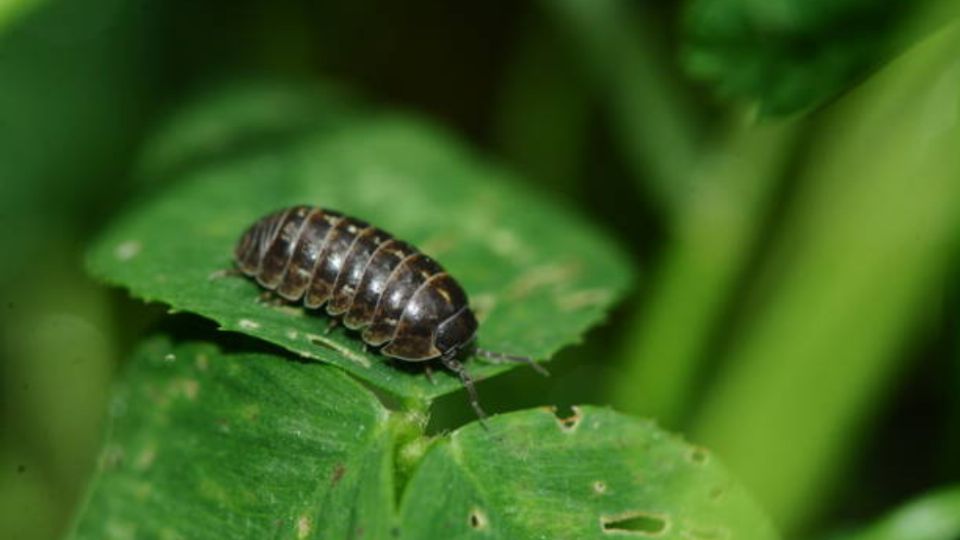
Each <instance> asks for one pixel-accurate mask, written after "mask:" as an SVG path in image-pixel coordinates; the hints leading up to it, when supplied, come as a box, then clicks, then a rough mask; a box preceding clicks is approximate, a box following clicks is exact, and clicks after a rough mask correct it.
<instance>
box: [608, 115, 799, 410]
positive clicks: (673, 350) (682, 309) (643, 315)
mask: <svg viewBox="0 0 960 540" xmlns="http://www.w3.org/2000/svg"><path fill="white" fill-rule="evenodd" d="M798 127H799V124H798V122H793V121H777V122H769V123H764V124H753V123H744V124H742V125H738V126H737V127H735V128H734V129H733V130H732V132H731V135H730V136H729V139H728V141H727V142H726V144H724V145H722V146H721V147H720V149H719V150H718V151H716V152H715V154H714V156H713V158H712V159H706V160H703V161H702V162H701V163H702V165H701V167H700V171H699V174H698V175H697V177H696V179H695V181H696V185H697V186H699V189H698V190H697V191H696V192H695V193H694V194H693V196H692V197H690V199H689V200H688V202H687V204H686V206H685V207H684V208H683V210H682V212H679V213H678V214H677V216H676V217H677V219H676V229H675V231H674V232H673V237H672V238H671V239H670V242H669V247H668V249H667V252H666V253H665V254H664V257H663V260H662V262H661V263H660V267H659V268H658V270H657V272H658V273H657V275H655V276H654V279H653V283H652V285H651V287H650V290H651V291H652V292H651V294H652V296H651V298H650V300H649V301H648V302H647V303H645V304H644V306H643V309H641V310H640V311H639V312H638V313H637V315H636V316H635V320H634V322H633V323H632V324H631V325H630V326H629V328H630V331H629V332H628V333H627V336H628V337H627V339H626V342H625V344H624V348H623V353H622V355H621V356H622V357H623V358H624V359H625V360H626V365H625V367H624V369H625V370H626V371H625V373H621V374H619V375H618V376H617V378H616V380H615V383H614V384H615V385H614V388H613V392H614V394H613V396H614V400H615V403H616V404H617V406H618V407H620V408H622V409H624V410H627V411H630V412H633V413H637V414H644V415H648V416H651V417H654V418H657V419H658V421H660V422H662V423H664V424H665V425H668V426H671V427H676V426H677V423H678V422H679V420H680V417H681V416H682V414H683V413H684V407H688V406H689V405H690V402H691V400H690V398H691V394H692V392H693V388H694V386H695V384H696V383H697V380H696V378H697V375H698V373H699V372H700V368H701V367H702V360H703V355H704V353H705V347H706V345H707V343H708V341H709V339H710V337H711V332H712V331H713V330H714V329H715V328H716V324H717V322H718V320H717V319H718V317H719V316H720V315H721V313H722V312H723V310H722V306H723V304H724V303H725V301H727V300H728V299H729V296H730V294H732V292H733V290H734V289H735V286H734V285H735V282H736V280H737V278H738V277H739V276H740V274H741V272H742V270H743V268H744V266H745V264H746V263H747V260H748V258H749V256H750V253H751V249H752V248H753V247H754V245H755V243H756V240H757V237H758V236H759V235H760V233H761V231H760V227H761V224H762V222H763V220H764V218H765V213H766V210H767V208H768V207H769V204H768V202H769V199H770V195H771V193H772V191H773V190H774V189H775V188H776V186H777V185H778V184H779V180H780V178H781V176H782V174H781V173H782V171H783V168H784V162H785V160H786V159H787V158H788V157H789V155H790V151H791V149H792V148H793V146H794V144H793V143H794V142H795V140H796V135H797V132H798V131H799V129H798Z"/></svg>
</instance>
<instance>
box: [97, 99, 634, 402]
mask: <svg viewBox="0 0 960 540" xmlns="http://www.w3.org/2000/svg"><path fill="white" fill-rule="evenodd" d="M186 175H187V177H186V178H183V179H182V180H181V181H180V182H178V183H176V184H175V185H172V186H171V187H170V189H169V190H168V191H166V192H165V194H164V195H163V196H161V197H158V198H155V199H154V200H152V201H151V202H150V203H148V204H147V205H145V206H143V207H141V208H139V209H137V210H135V211H134V212H133V213H132V214H130V215H127V216H126V217H125V218H124V219H122V220H121V221H119V222H118V223H116V224H115V225H114V226H113V227H112V228H110V229H109V230H108V231H107V232H106V234H104V235H103V236H102V238H101V239H100V240H99V241H98V242H97V244H96V245H95V246H94V247H93V249H92V250H91V252H90V253H89V257H88V262H89V268H90V269H91V271H92V272H93V273H94V274H95V275H96V276H99V277H101V278H103V279H105V280H107V281H109V282H112V283H116V284H120V285H123V286H125V287H127V288H129V289H130V290H131V291H132V292H133V294H134V295H136V296H138V297H141V298H144V299H146V300H159V301H162V302H165V303H167V304H169V305H170V306H172V307H173V308H174V309H178V310H186V311H192V312H195V313H199V314H201V315H204V316H206V317H209V318H212V319H214V320H216V321H217V322H219V323H220V325H221V327H222V328H224V329H227V330H236V331H240V332H243V333H246V334H249V335H252V336H256V337H259V338H262V339H265V340H267V341H270V342H273V343H276V344H278V345H281V346H283V347H286V348H287V349H289V350H291V351H294V352H296V353H298V354H300V355H302V356H304V357H307V358H313V359H319V360H322V361H326V362H331V363H334V364H336V365H338V366H341V367H343V368H344V369H346V370H348V371H350V372H351V373H354V374H355V375H357V376H359V377H360V378H362V379H364V380H366V381H368V382H370V383H372V384H375V385H377V386H379V387H382V388H384V389H387V390H389V391H391V392H394V393H396V394H398V395H401V396H407V397H412V398H424V399H425V398H430V397H433V396H437V395H441V394H444V393H447V392H450V391H453V390H456V389H457V388H459V382H458V381H457V380H456V378H455V377H453V376H452V375H450V374H447V373H440V374H438V376H437V377H436V378H435V383H431V382H430V380H429V379H428V378H427V377H425V376H424V375H423V373H422V370H420V369H401V367H400V366H398V365H397V364H398V363H397V362H393V361H390V362H388V361H387V359H386V358H385V357H383V356H381V355H379V354H378V353H377V352H374V351H370V352H365V351H364V350H363V343H362V342H361V340H360V339H359V337H358V336H357V335H356V333H353V332H349V331H345V330H337V331H334V332H331V333H330V334H329V335H325V334H324V329H325V328H326V327H327V320H325V319H326V318H325V317H324V316H316V315H314V314H313V313H312V312H305V311H304V310H303V309H301V308H299V307H293V306H280V307H276V306H268V305H264V303H262V302H259V301H258V293H259V288H258V287H257V285H256V284H255V283H254V282H253V281H252V280H249V279H245V278H239V277H230V278H222V279H211V275H213V274H214V273H216V272H217V271H220V270H224V269H226V268H230V267H231V266H232V261H231V258H232V250H233V246H234V243H235V242H236V241H237V239H238V238H239V236H240V235H241V233H242V232H243V231H244V229H245V228H246V227H247V226H248V225H249V224H251V223H252V222H253V221H255V220H256V219H258V218H259V217H261V216H263V215H265V214H266V213H268V212H270V211H272V210H275V209H278V208H281V207H285V206H288V205H292V204H301V203H306V204H314V205H320V206H324V207H328V208H335V209H338V210H341V211H343V212H346V213H348V214H351V215H354V216H357V217H360V218H362V219H365V220H368V221H370V222H371V223H375V224H377V225H378V226H380V227H382V228H384V229H385V230H388V231H391V232H393V233H394V234H395V235H397V236H398V237H400V238H403V239H405V240H408V241H410V242H412V243H414V244H415V245H418V246H420V247H421V249H423V250H424V251H425V252H426V253H428V254H430V255H432V256H434V257H436V258H437V259H438V260H440V261H441V262H442V264H443V265H444V266H445V267H446V268H447V269H448V270H449V271H450V272H451V274H452V275H454V276H456V277H457V278H458V279H459V280H460V281H461V283H462V284H463V285H464V287H465V289H466V290H467V292H468V294H469V295H470V298H471V300H472V305H473V308H474V309H475V310H476V312H477V314H478V318H479V319H480V320H481V327H480V333H479V337H478V340H479V344H480V346H482V347H485V348H487V349H491V350H496V351H503V352H508V353H513V354H521V355H529V356H532V357H534V358H540V359H543V358H547V357H549V356H550V355H551V354H553V353H554V352H555V351H557V350H558V349H560V348H561V347H563V346H564V345H567V344H570V343H574V342H576V341H578V340H579V339H580V336H581V335H582V334H583V333H584V332H585V331H586V329H587V328H588V327H590V326H591V325H592V324H595V323H596V322H597V321H599V320H601V319H602V318H603V317H604V314H605V312H606V311H607V309H608V308H609V307H610V305H611V304H612V302H613V301H614V300H616V299H617V298H619V297H620V296H621V295H622V294H623V292H624V290H625V289H626V287H627V284H628V281H629V277H630V266H629V264H628V263H627V261H626V260H625V259H624V257H623V256H622V255H621V254H620V253H619V251H618V250H616V249H615V248H614V246H612V245H611V243H610V242H609V241H608V240H606V239H605V237H604V236H603V235H601V234H599V233H598V232H597V231H595V230H594V229H593V228H592V227H591V226H590V225H589V224H588V223H587V222H586V221H584V220H582V219H579V218H578V217H577V216H576V215H574V214H573V213H572V212H570V211H569V210H567V209H565V208H563V207H561V206H558V205H557V204H556V203H553V202H551V201H550V200H549V198H548V197H546V196H545V195H544V194H542V193H535V192H531V191H527V190H525V189H524V188H523V187H522V186H521V185H520V184H519V183H518V182H516V181H515V179H514V178H511V177H510V176H509V175H507V174H505V173H504V172H503V171H501V170H498V169H496V168H492V167H490V166H488V165H485V164H483V163H481V162H479V161H478V160H476V159H475V158H474V157H473V156H471V155H469V154H468V153H466V152H465V151H464V150H463V149H462V148H461V147H460V146H458V145H457V144H456V143H454V142H452V141H451V138H450V137H449V136H447V135H444V134H442V133H438V132H437V131H436V130H434V129H431V128H429V127H427V126H425V125H422V124H419V123H417V122H414V121H411V120H409V119H402V118H381V119H374V120H369V121H362V122H359V121H358V122H357V123H356V124H355V125H353V126H352V127H350V128H344V129H342V130H339V131H338V132H337V133H335V134H325V135H322V136H318V137H315V138H306V139H304V140H302V141H300V142H297V143H291V144H289V145H287V146H285V147H283V148H282V149H276V150H274V151H272V152H267V153H258V154H256V155H253V156H249V157H235V158H234V159H231V160H226V161H224V162H223V163H218V164H216V165H210V166H207V167H204V168H201V169H197V170H194V171H192V172H189V173H186ZM511 367H515V365H487V364H479V365H475V366H472V367H471V368H470V369H471V371H473V372H474V374H475V375H476V376H477V377H479V378H483V377H487V376H490V375H493V374H495V373H499V372H501V371H504V370H506V369H510V368H511Z"/></svg>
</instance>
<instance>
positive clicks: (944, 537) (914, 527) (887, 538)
mask: <svg viewBox="0 0 960 540" xmlns="http://www.w3.org/2000/svg"><path fill="white" fill-rule="evenodd" d="M957 538H960V486H954V487H951V488H947V489H942V490H939V491H937V492H935V493H929V494H927V495H924V496H922V497H919V498H917V499H915V500H913V501H910V502H908V503H907V504H905V505H903V506H902V507H900V508H898V509H896V510H894V511H893V512H891V513H890V514H889V515H887V516H886V517H884V518H883V519H881V520H879V521H878V522H877V523H875V524H874V525H871V526H869V527H867V528H865V529H864V530H862V531H858V532H854V533H848V534H841V535H837V536H836V537H835V538H833V540H956V539H957Z"/></svg>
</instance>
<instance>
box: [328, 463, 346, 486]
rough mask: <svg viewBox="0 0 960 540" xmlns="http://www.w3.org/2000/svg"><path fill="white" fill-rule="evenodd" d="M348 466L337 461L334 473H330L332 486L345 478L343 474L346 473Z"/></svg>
mask: <svg viewBox="0 0 960 540" xmlns="http://www.w3.org/2000/svg"><path fill="white" fill-rule="evenodd" d="M346 472H347V468H346V467H344V465H343V463H337V466H336V467H334V468H333V474H332V475H330V487H336V485H337V484H339V483H340V480H342V479H343V475H344V474H346Z"/></svg>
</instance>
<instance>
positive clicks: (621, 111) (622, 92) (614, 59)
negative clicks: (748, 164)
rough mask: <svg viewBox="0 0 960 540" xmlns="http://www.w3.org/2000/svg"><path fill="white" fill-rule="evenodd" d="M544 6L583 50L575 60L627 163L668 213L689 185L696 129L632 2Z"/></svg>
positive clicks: (559, 0)
mask: <svg viewBox="0 0 960 540" xmlns="http://www.w3.org/2000/svg"><path fill="white" fill-rule="evenodd" d="M542 6H543V9H544V11H546V12H547V13H548V15H549V16H551V18H552V19H553V20H554V21H555V22H556V23H557V24H558V25H559V27H560V28H561V30H563V31H565V33H566V35H567V36H569V38H570V39H571V40H572V42H573V44H574V46H575V47H576V48H577V49H579V50H581V51H582V56H581V59H580V60H581V63H582V64H583V65H585V66H587V73H586V75H587V76H588V77H589V78H590V81H591V82H592V84H593V85H594V86H595V90H594V91H595V93H596V94H597V95H598V96H599V97H600V98H601V100H602V102H603V103H604V104H605V106H606V109H607V112H608V114H609V116H610V121H611V124H612V125H613V129H614V130H615V132H616V133H615V135H616V136H617V140H618V141H619V143H620V145H621V149H620V150H621V152H623V154H624V156H625V158H626V161H627V165H628V166H629V167H630V168H631V172H632V173H633V176H634V178H635V179H636V180H637V182H638V183H640V182H643V183H644V185H643V188H644V190H649V192H650V193H652V194H653V196H654V197H655V198H656V199H657V202H658V203H659V204H660V205H661V206H663V207H664V208H665V209H666V210H667V212H668V213H672V211H673V210H674V209H675V208H676V207H677V206H678V205H680V204H682V203H683V202H684V201H685V200H686V198H687V196H688V192H689V190H690V188H691V180H692V172H693V170H694V167H693V165H694V164H695V162H696V161H695V160H696V157H697V153H698V152H699V146H700V145H699V139H700V131H699V126H698V125H697V119H696V118H695V117H694V115H693V113H692V111H693V110H694V108H693V107H691V106H690V104H689V103H688V100H687V99H685V95H684V91H683V89H682V88H681V85H680V84H679V82H678V81H677V80H676V78H675V77H674V76H673V75H672V74H671V73H670V71H669V69H668V68H667V65H668V61H669V60H666V59H665V58H666V56H667V54H668V53H667V51H666V50H665V49H666V47H665V45H664V44H662V43H658V42H657V39H656V37H655V32H654V31H653V28H652V25H651V24H649V21H647V20H646V19H645V18H644V17H643V16H642V14H641V16H637V9H638V8H637V7H636V6H634V5H633V4H631V3H630V2H626V1H625V0H591V1H589V2H584V1H582V0H555V1H549V2H543V3H542Z"/></svg>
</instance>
